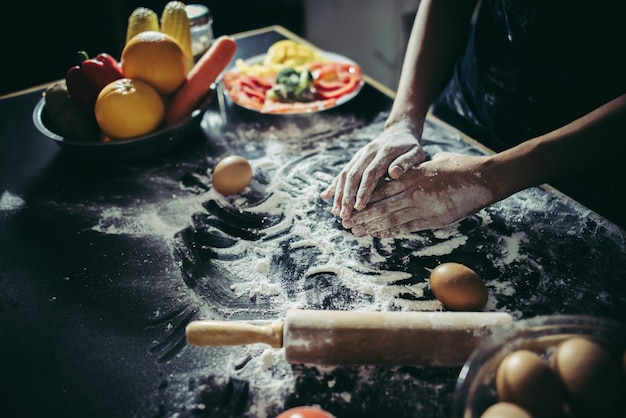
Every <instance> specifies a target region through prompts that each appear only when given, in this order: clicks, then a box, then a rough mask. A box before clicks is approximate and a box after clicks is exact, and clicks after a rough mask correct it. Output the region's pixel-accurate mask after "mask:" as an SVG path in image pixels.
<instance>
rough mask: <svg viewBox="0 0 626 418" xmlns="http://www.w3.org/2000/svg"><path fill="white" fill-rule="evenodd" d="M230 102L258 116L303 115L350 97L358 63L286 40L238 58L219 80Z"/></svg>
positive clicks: (357, 84) (359, 78)
mask: <svg viewBox="0 0 626 418" xmlns="http://www.w3.org/2000/svg"><path fill="white" fill-rule="evenodd" d="M222 83H223V86H224V92H225V94H226V96H227V97H228V98H229V99H231V100H232V101H233V102H234V103H235V104H237V105H238V106H241V107H243V108H246V109H248V110H252V111H255V112H259V113H263V114H306V113H314V112H320V111H323V110H327V109H331V108H334V107H336V106H339V105H341V104H344V103H346V102H348V101H349V100H351V99H353V98H354V97H355V96H356V95H357V94H358V93H359V91H360V90H361V88H362V87H363V84H364V81H363V74H362V70H361V67H360V66H359V65H358V64H357V63H355V62H354V61H352V60H351V59H349V58H347V57H344V56H343V55H340V54H336V53H332V52H327V51H320V50H317V49H314V48H312V47H309V46H308V45H304V44H301V43H297V42H295V41H292V40H281V41H278V42H276V43H274V44H272V46H270V48H269V49H268V50H267V53H265V54H261V55H257V56H254V57H251V58H248V59H246V60H243V59H239V60H237V61H236V62H235V67H234V68H232V69H230V70H228V71H226V72H225V74H224V77H223V79H222Z"/></svg>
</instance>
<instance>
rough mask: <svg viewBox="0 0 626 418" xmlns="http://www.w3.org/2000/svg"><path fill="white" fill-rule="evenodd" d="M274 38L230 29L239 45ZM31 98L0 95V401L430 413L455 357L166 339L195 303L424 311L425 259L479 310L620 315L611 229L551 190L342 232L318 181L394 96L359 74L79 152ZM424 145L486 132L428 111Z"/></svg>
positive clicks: (152, 409) (225, 413)
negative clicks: (323, 105) (331, 97)
mask: <svg viewBox="0 0 626 418" xmlns="http://www.w3.org/2000/svg"><path fill="white" fill-rule="evenodd" d="M285 36H291V35H290V34H289V33H288V32H286V31H284V30H282V29H281V28H279V27H271V28H267V29H263V30H260V31H257V32H250V33H246V34H242V35H241V36H238V43H239V49H238V56H241V57H247V56H252V55H256V54H259V53H262V52H264V51H265V50H266V49H267V47H268V46H269V45H270V44H271V43H273V42H274V41H276V40H278V39H282V38H283V37H285ZM370 81H371V80H370ZM40 97H41V89H35V90H33V91H30V92H25V93H23V94H19V95H15V96H12V97H9V98H4V99H2V100H0V118H1V123H0V237H1V238H0V358H1V359H2V365H1V366H0V370H2V373H1V374H0V378H1V379H2V380H3V387H4V390H3V391H2V393H1V394H0V400H1V402H0V408H2V409H3V411H2V415H6V416H18V415H19V416H22V417H35V416H44V415H45V416H49V417H61V416H63V417H74V416H76V417H79V416H80V417H84V416H90V417H122V416H123V417H129V416H132V417H170V416H178V417H188V416H189V417H190V416H194V417H195V416H207V417H238V416H241V417H265V416H267V417H273V416H275V415H277V414H278V413H279V412H280V411H282V410H283V409H286V408H288V407H291V406H295V405H302V404H319V405H321V406H322V407H324V408H325V409H327V410H329V411H331V412H333V413H334V414H335V415H336V416H337V417H338V418H341V417H348V416H360V417H370V416H371V417H374V416H382V415H385V416H395V417H412V416H416V415H417V414H419V416H422V417H445V416H448V415H449V413H450V411H449V404H450V397H451V394H452V392H453V390H454V384H455V380H456V377H457V375H458V372H459V368H454V367H452V368H440V367H432V368H431V367H425V368H416V367H378V366H358V367H357V366H355V367H337V368H335V367H309V366H304V365H289V364H287V363H286V362H285V361H284V358H283V357H282V354H281V351H280V350H274V349H268V347H266V346H263V345H252V346H246V347H231V348H198V347H191V346H187V345H186V343H185V340H184V327H185V325H186V324H187V323H188V322H189V321H190V320H192V319H196V318H201V317H205V318H223V319H274V318H281V317H282V315H283V314H284V312H285V310H286V309H289V308H291V307H303V308H308V309H342V310H348V309H351V310H354V309H367V310H420V309H426V310H429V309H436V308H437V307H438V306H437V304H436V303H435V302H434V298H433V296H432V294H431V293H430V291H429V289H428V286H427V281H426V279H427V278H428V271H429V269H432V268H433V267H434V266H436V265H437V264H438V263H441V262H444V261H457V262H461V263H464V264H466V265H468V266H470V267H472V268H473V269H475V270H476V271H477V272H478V273H479V274H480V275H481V276H482V277H483V278H484V279H485V282H486V284H487V287H488V289H489V293H490V299H489V303H488V306H487V310H492V311H507V312H511V313H512V314H513V315H514V317H515V318H528V317H533V316H536V315H549V314H558V313H580V314H588V315H597V316H606V317H609V318H613V319H616V320H619V321H626V291H625V287H626V286H624V271H626V244H625V239H624V231H622V230H621V229H619V228H618V227H616V226H615V225H614V224H612V223H610V222H608V221H606V220H605V219H603V218H602V217H600V216H599V215H597V214H595V213H594V212H592V211H589V210H587V209H586V208H584V207H583V206H581V205H579V204H577V203H576V202H574V201H572V200H571V199H569V198H567V197H565V196H563V195H561V194H558V193H556V192H554V191H553V190H552V189H550V188H543V187H537V188H532V189H529V190H526V191H523V192H520V193H518V194H516V195H514V196H512V197H510V198H508V199H506V200H504V201H502V202H499V203H497V204H495V205H492V206H490V207H489V208H486V209H485V210H483V211H481V212H479V213H478V214H477V215H475V216H472V217H470V218H468V219H466V220H464V221H462V222H461V223H459V224H458V225H455V226H452V227H450V228H447V229H445V230H441V231H433V232H428V233H420V234H412V235H408V236H405V237H401V238H399V239H394V240H377V239H367V238H363V239H355V238H354V237H352V236H351V235H350V234H349V233H348V232H345V231H342V230H341V228H340V226H339V225H338V223H337V222H336V220H335V219H334V218H333V217H332V216H331V215H330V214H329V212H328V205H329V203H328V202H324V201H322V200H320V199H319V198H318V197H317V195H318V193H319V191H321V188H322V187H323V185H324V184H326V183H327V182H328V181H329V179H331V178H332V176H333V174H334V173H336V172H337V171H338V170H339V169H340V167H341V166H342V165H343V164H344V163H345V162H346V161H347V159H348V158H349V157H350V155H351V154H352V153H353V152H354V151H355V150H356V149H358V148H359V147H360V146H361V145H363V144H364V143H366V142H367V141H368V140H369V139H371V138H372V137H373V136H374V135H376V133H377V132H380V130H382V123H383V121H384V117H385V115H386V112H387V111H388V109H389V107H390V104H391V98H390V97H389V96H388V95H386V94H385V93H384V92H383V91H381V90H380V89H379V88H377V87H376V83H375V82H373V81H372V83H368V84H366V86H365V87H364V89H363V90H362V92H361V93H360V94H359V95H358V96H357V97H356V98H355V99H353V100H352V101H350V102H348V103H347V104H345V105H343V106H341V107H339V108H337V109H333V110H331V111H327V112H323V113H320V114H316V115H311V116H306V117H261V116H259V115H255V114H252V113H250V112H247V111H243V110H241V109H237V108H234V107H233V106H232V105H230V104H228V103H227V104H226V106H225V108H224V111H225V113H224V114H223V115H222V114H221V113H220V108H219V106H218V101H215V102H214V103H213V104H212V106H211V107H210V108H209V110H208V111H207V113H206V114H205V116H204V119H203V124H202V128H201V129H200V130H199V131H198V132H196V133H195V134H194V136H193V138H191V140H190V141H189V142H188V143H186V144H184V146H183V147H181V148H180V149H176V150H173V151H171V152H169V153H168V155H164V156H161V157H157V158H154V159H150V160H147V161H141V162H137V163H120V164H115V163H93V162H91V161H86V160H84V159H77V158H75V157H73V156H71V155H68V154H67V153H66V152H64V151H63V150H61V149H60V148H59V147H58V146H57V144H55V143H53V142H52V141H50V140H48V139H47V138H46V137H44V136H43V135H42V134H40V133H39V132H38V131H37V130H36V128H35V127H34V125H33V123H32V110H33V108H34V107H35V104H36V103H37V101H38V100H39V98H40ZM424 144H425V149H426V151H427V153H428V154H429V155H432V154H433V153H435V152H436V151H438V150H451V151H460V152H467V153H478V154H479V153H483V152H485V150H484V149H483V148H481V147H480V146H478V145H477V144H475V143H474V142H473V141H471V140H468V139H467V138H464V137H463V136H461V135H460V134H458V133H457V132H456V131H455V130H453V129H452V128H450V127H448V126H446V125H444V124H442V123H440V122H439V121H437V120H435V119H431V120H429V121H428V122H427V129H426V132H425V139H424ZM233 153H238V154H241V155H244V156H245V157H246V158H248V159H249V160H250V161H251V163H252V164H253V167H254V172H255V176H254V181H253V184H252V185H251V188H250V189H249V190H248V191H247V192H246V193H244V194H242V195H240V196H236V197H232V198H229V199H226V198H223V197H220V196H219V195H218V194H217V193H215V192H214V191H213V190H212V189H211V187H210V175H209V173H210V171H211V169H212V167H214V165H215V163H216V162H217V161H219V159H220V158H222V157H223V156H225V155H227V154H233ZM5 412H6V414H5Z"/></svg>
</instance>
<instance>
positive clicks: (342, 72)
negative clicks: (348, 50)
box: [309, 62, 362, 99]
mask: <svg viewBox="0 0 626 418" xmlns="http://www.w3.org/2000/svg"><path fill="white" fill-rule="evenodd" d="M309 70H310V71H311V72H312V73H313V74H314V77H313V80H314V81H313V86H314V87H315V90H316V94H317V96H319V97H320V98H323V99H332V98H338V97H341V96H344V95H346V94H348V93H351V92H353V91H355V90H356V89H357V87H358V86H359V84H360V83H361V79H362V74H361V68H360V67H358V66H356V65H352V64H345V63H339V62H326V63H313V64H311V65H310V66H309Z"/></svg>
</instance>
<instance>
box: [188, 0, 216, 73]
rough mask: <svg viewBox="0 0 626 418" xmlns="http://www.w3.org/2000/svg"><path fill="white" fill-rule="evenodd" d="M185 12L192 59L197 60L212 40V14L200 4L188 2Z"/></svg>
mask: <svg viewBox="0 0 626 418" xmlns="http://www.w3.org/2000/svg"><path fill="white" fill-rule="evenodd" d="M185 12H187V17H188V18H189V24H190V29H191V50H192V53H193V57H194V60H195V61H198V59H199V58H200V57H201V56H202V54H204V53H205V52H206V50H207V49H209V46H211V42H213V16H212V15H211V12H210V11H209V8H208V7H206V6H205V5H202V4H188V5H186V6H185Z"/></svg>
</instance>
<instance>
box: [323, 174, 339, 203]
mask: <svg viewBox="0 0 626 418" xmlns="http://www.w3.org/2000/svg"><path fill="white" fill-rule="evenodd" d="M336 189H337V177H335V178H334V179H333V181H332V182H330V184H329V185H328V187H327V188H326V189H324V190H322V192H321V193H320V197H321V198H322V199H324V200H326V199H330V198H331V197H333V196H334V195H335V190H336Z"/></svg>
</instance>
